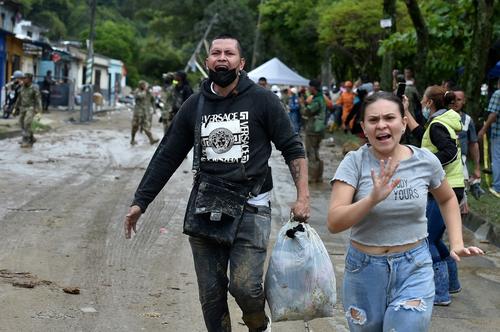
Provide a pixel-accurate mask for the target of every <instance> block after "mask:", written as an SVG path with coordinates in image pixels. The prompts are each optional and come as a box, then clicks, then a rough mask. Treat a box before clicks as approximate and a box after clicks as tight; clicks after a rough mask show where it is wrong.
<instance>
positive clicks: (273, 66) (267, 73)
mask: <svg viewBox="0 0 500 332" xmlns="http://www.w3.org/2000/svg"><path fill="white" fill-rule="evenodd" d="M248 77H250V79H251V80H252V81H254V82H257V81H258V80H259V78H260V77H265V78H266V79H267V83H268V84H283V85H296V86H300V85H305V86H307V85H308V84H309V80H308V79H307V78H304V77H302V76H300V75H299V74H297V73H296V72H294V71H293V70H291V69H290V68H288V67H287V66H286V65H285V64H284V63H283V62H281V61H280V60H279V59H278V58H272V59H271V60H269V61H267V62H266V63H263V64H262V65H260V66H259V67H257V68H255V69H254V70H252V71H251V72H249V73H248Z"/></svg>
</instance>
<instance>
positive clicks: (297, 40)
mask: <svg viewBox="0 0 500 332" xmlns="http://www.w3.org/2000/svg"><path fill="white" fill-rule="evenodd" d="M260 10H261V11H262V20H261V31H262V41H263V42H262V45H261V46H260V48H261V49H260V53H261V54H262V55H261V57H260V58H259V61H258V63H262V62H264V61H266V60H269V59H270V58H272V57H275V56H277V57H279V58H280V59H281V60H282V61H284V62H285V63H287V64H288V65H289V66H291V67H292V68H294V67H295V68H296V69H297V71H298V72H299V73H300V74H302V75H304V76H306V77H316V76H317V75H318V73H319V69H320V58H313V59H311V55H317V54H319V53H320V48H319V45H318V33H317V30H316V26H317V23H318V19H319V16H320V14H319V10H318V0H304V1H300V2H299V1H294V0H268V1H265V2H264V3H263V4H262V6H261V7H260Z"/></svg>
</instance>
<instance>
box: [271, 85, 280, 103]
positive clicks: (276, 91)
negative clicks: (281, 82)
mask: <svg viewBox="0 0 500 332" xmlns="http://www.w3.org/2000/svg"><path fill="white" fill-rule="evenodd" d="M271 91H272V92H273V93H274V94H275V95H276V96H278V98H279V99H280V100H281V91H280V88H279V87H278V86H277V85H276V84H275V85H273V86H272V87H271Z"/></svg>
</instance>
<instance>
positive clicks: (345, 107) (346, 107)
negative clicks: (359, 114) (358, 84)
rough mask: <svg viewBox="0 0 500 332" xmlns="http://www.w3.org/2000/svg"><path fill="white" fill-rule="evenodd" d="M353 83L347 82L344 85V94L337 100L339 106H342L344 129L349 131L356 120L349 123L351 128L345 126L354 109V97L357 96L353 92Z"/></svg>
mask: <svg viewBox="0 0 500 332" xmlns="http://www.w3.org/2000/svg"><path fill="white" fill-rule="evenodd" d="M352 85H353V84H352V82H351V81H345V83H344V92H342V94H341V95H340V97H339V99H337V105H340V106H342V116H341V117H342V122H341V124H342V129H344V130H347V129H351V128H352V126H353V124H354V119H353V120H351V122H349V128H346V126H345V120H346V119H347V116H349V113H351V110H352V108H353V107H354V97H355V94H354V92H352Z"/></svg>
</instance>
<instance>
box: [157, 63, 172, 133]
mask: <svg viewBox="0 0 500 332" xmlns="http://www.w3.org/2000/svg"><path fill="white" fill-rule="evenodd" d="M163 79H164V85H163V97H162V99H163V104H164V106H163V109H162V110H161V117H160V122H161V123H163V133H164V134H166V133H167V130H168V127H170V124H171V123H172V119H173V118H174V113H173V111H172V107H173V105H174V87H175V84H174V73H171V72H170V73H166V74H164V76H163Z"/></svg>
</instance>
